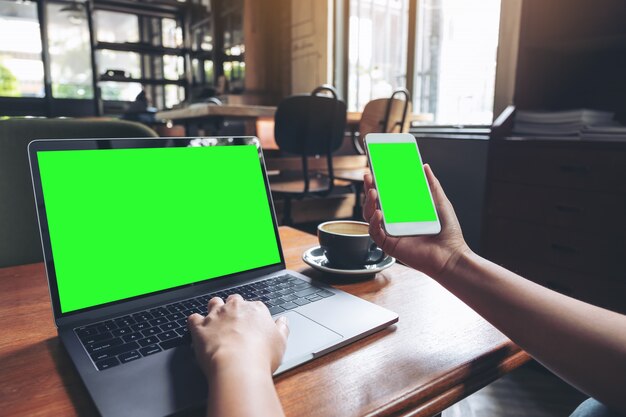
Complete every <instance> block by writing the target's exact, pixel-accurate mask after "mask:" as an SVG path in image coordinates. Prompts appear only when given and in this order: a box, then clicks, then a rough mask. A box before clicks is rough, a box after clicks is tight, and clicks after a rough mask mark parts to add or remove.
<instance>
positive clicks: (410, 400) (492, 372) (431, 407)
mask: <svg viewBox="0 0 626 417" xmlns="http://www.w3.org/2000/svg"><path fill="white" fill-rule="evenodd" d="M502 349H506V345H503V347H502ZM502 349H500V350H498V352H500V351H502ZM513 349H517V352H516V353H514V354H513V355H510V356H508V357H506V358H505V359H504V360H502V361H501V362H500V363H499V364H498V365H497V366H496V367H495V368H494V367H489V366H488V365H489V363H490V362H493V361H494V359H491V358H484V359H483V361H482V362H479V364H478V366H479V367H481V368H483V369H482V371H481V372H478V373H475V374H474V375H473V376H472V377H471V378H465V379H463V378H462V375H463V374H465V373H468V372H469V371H470V368H472V367H475V366H476V362H472V363H468V364H466V365H465V366H464V367H463V368H459V369H456V370H454V371H453V372H451V373H448V374H445V375H442V376H441V377H440V378H439V379H438V380H435V381H432V382H431V383H429V384H427V385H426V386H421V387H418V388H415V389H414V390H413V391H412V392H410V393H408V394H406V395H404V396H403V397H401V398H398V399H396V400H394V401H390V402H389V403H387V404H385V405H383V406H381V407H379V408H377V409H375V410H373V411H371V412H369V413H367V414H365V416H366V417H373V416H376V417H381V416H382V417H384V416H394V417H397V416H402V417H430V416H436V415H439V414H440V413H441V412H443V411H444V410H445V409H446V408H448V407H450V406H452V405H454V404H455V403H457V402H459V401H460V400H462V399H464V398H466V397H468V396H469V395H471V394H473V393H475V392H476V391H478V390H480V389H481V388H484V387H485V386H487V385H488V384H490V383H492V382H494V381H496V380H497V379H498V378H500V377H501V376H503V375H505V374H507V373H509V372H511V371H513V370H515V369H517V368H519V367H520V366H522V365H524V364H525V363H527V362H528V361H530V360H531V359H532V358H531V357H530V355H528V353H526V352H525V351H523V350H521V349H520V348H519V347H517V346H516V345H513ZM455 374H457V375H455ZM451 375H452V377H451ZM446 379H452V380H454V381H455V382H453V383H452V384H450V385H449V386H448V387H447V389H445V390H444V391H443V392H442V391H441V387H437V385H438V384H440V383H441V382H440V381H441V380H446ZM424 393H426V394H424Z"/></svg>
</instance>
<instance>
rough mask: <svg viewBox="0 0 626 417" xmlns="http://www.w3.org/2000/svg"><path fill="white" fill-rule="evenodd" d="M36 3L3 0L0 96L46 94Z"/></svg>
mask: <svg viewBox="0 0 626 417" xmlns="http://www.w3.org/2000/svg"><path fill="white" fill-rule="evenodd" d="M41 51H42V48H41V33H40V31H39V18H38V16H37V4H36V3H31V2H19V3H18V2H15V1H13V0H11V1H7V0H0V96H4V97H44V95H45V93H44V70H43V61H42V56H41Z"/></svg>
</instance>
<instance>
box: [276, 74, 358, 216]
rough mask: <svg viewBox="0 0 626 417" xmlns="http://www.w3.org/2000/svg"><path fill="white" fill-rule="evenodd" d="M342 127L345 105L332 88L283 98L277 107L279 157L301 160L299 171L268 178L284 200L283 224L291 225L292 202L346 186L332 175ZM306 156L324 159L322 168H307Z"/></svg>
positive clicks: (325, 87) (344, 118)
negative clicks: (285, 156)
mask: <svg viewBox="0 0 626 417" xmlns="http://www.w3.org/2000/svg"><path fill="white" fill-rule="evenodd" d="M322 93H326V94H327V95H321V94H322ZM345 127H346V104H345V103H344V102H342V101H340V100H339V99H338V98H337V92H336V91H335V89H334V88H333V87H332V86H329V85H323V86H320V87H317V88H316V89H315V90H313V92H312V93H311V94H310V95H295V96H291V97H287V98H285V99H284V100H283V101H281V102H280V103H279V104H278V108H277V109H276V115H275V126H274V136H275V138H276V144H277V145H278V147H279V149H280V151H281V155H289V154H292V155H297V156H300V158H301V166H300V167H299V168H300V169H298V170H293V171H291V170H289V171H281V172H280V174H279V175H276V176H271V177H270V186H271V189H272V193H273V194H274V196H275V197H278V198H280V199H282V200H283V201H284V211H283V224H292V223H293V219H292V215H291V202H292V200H293V199H302V198H304V197H307V196H318V197H324V196H327V195H329V194H330V193H331V192H332V191H333V189H334V187H335V186H336V185H342V186H343V185H345V186H349V185H350V183H348V182H345V181H337V180H336V179H335V176H334V173H333V158H332V154H333V152H334V151H336V150H337V149H339V148H340V147H341V144H342V141H343V138H344V131H345ZM309 157H325V158H326V164H325V165H326V166H325V167H324V168H321V167H316V169H310V168H309V160H308V158H309ZM320 168H321V169H320Z"/></svg>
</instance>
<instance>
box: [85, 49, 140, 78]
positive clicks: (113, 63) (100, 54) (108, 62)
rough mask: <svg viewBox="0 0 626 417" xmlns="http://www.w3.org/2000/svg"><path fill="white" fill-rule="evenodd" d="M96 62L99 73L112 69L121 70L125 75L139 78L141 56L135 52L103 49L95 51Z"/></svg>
mask: <svg viewBox="0 0 626 417" xmlns="http://www.w3.org/2000/svg"><path fill="white" fill-rule="evenodd" d="M96 62H97V64H98V71H99V72H100V74H104V73H106V72H107V71H111V70H112V71H121V72H123V73H124V76H126V77H131V78H141V63H140V62H141V56H140V55H139V54H138V53H136V52H121V51H111V50H107V49H103V50H99V51H96Z"/></svg>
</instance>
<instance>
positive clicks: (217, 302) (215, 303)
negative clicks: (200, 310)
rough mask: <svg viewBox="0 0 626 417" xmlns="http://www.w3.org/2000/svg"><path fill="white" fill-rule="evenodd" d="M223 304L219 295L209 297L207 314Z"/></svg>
mask: <svg viewBox="0 0 626 417" xmlns="http://www.w3.org/2000/svg"><path fill="white" fill-rule="evenodd" d="M223 305H224V300H222V299H221V298H220V297H213V298H211V299H210V300H209V304H208V306H207V314H210V313H211V311H214V310H215V309H217V308H218V307H221V306H223Z"/></svg>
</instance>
